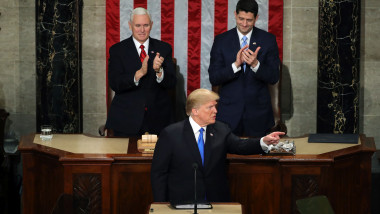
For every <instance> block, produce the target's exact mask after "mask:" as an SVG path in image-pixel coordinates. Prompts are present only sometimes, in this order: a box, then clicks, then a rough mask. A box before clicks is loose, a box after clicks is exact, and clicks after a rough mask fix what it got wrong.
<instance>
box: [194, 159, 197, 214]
mask: <svg viewBox="0 0 380 214" xmlns="http://www.w3.org/2000/svg"><path fill="white" fill-rule="evenodd" d="M193 168H194V193H195V194H194V214H198V213H197V168H198V164H197V163H193Z"/></svg>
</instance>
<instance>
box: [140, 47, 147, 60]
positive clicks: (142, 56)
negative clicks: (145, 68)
mask: <svg viewBox="0 0 380 214" xmlns="http://www.w3.org/2000/svg"><path fill="white" fill-rule="evenodd" d="M144 48H145V46H144V45H140V49H141V53H140V60H141V62H143V61H144V59H145V57H146V52H145V50H144Z"/></svg>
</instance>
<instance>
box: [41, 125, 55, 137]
mask: <svg viewBox="0 0 380 214" xmlns="http://www.w3.org/2000/svg"><path fill="white" fill-rule="evenodd" d="M52 130H53V127H52V126H51V125H42V126H41V135H40V138H41V139H42V140H51V139H52V138H53V131H52Z"/></svg>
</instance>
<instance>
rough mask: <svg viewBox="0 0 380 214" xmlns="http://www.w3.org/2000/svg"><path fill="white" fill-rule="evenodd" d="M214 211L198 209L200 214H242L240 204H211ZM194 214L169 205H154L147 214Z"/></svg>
mask: <svg viewBox="0 0 380 214" xmlns="http://www.w3.org/2000/svg"><path fill="white" fill-rule="evenodd" d="M211 204H212V209H198V210H197V213H198V214H205V213H213V214H242V208H241V204H239V203H211ZM190 213H191V214H192V213H194V210H193V209H174V208H172V207H171V206H170V204H169V203H152V204H151V205H150V208H149V210H148V212H147V214H190Z"/></svg>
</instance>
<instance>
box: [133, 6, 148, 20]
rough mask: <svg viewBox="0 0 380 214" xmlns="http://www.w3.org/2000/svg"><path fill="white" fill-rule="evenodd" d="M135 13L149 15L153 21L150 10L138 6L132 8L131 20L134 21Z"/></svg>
mask: <svg viewBox="0 0 380 214" xmlns="http://www.w3.org/2000/svg"><path fill="white" fill-rule="evenodd" d="M134 15H148V16H149V20H150V22H152V18H151V16H150V13H149V11H148V10H147V9H145V8H143V7H136V8H135V9H133V10H132V13H131V17H129V21H130V22H133V16H134Z"/></svg>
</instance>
